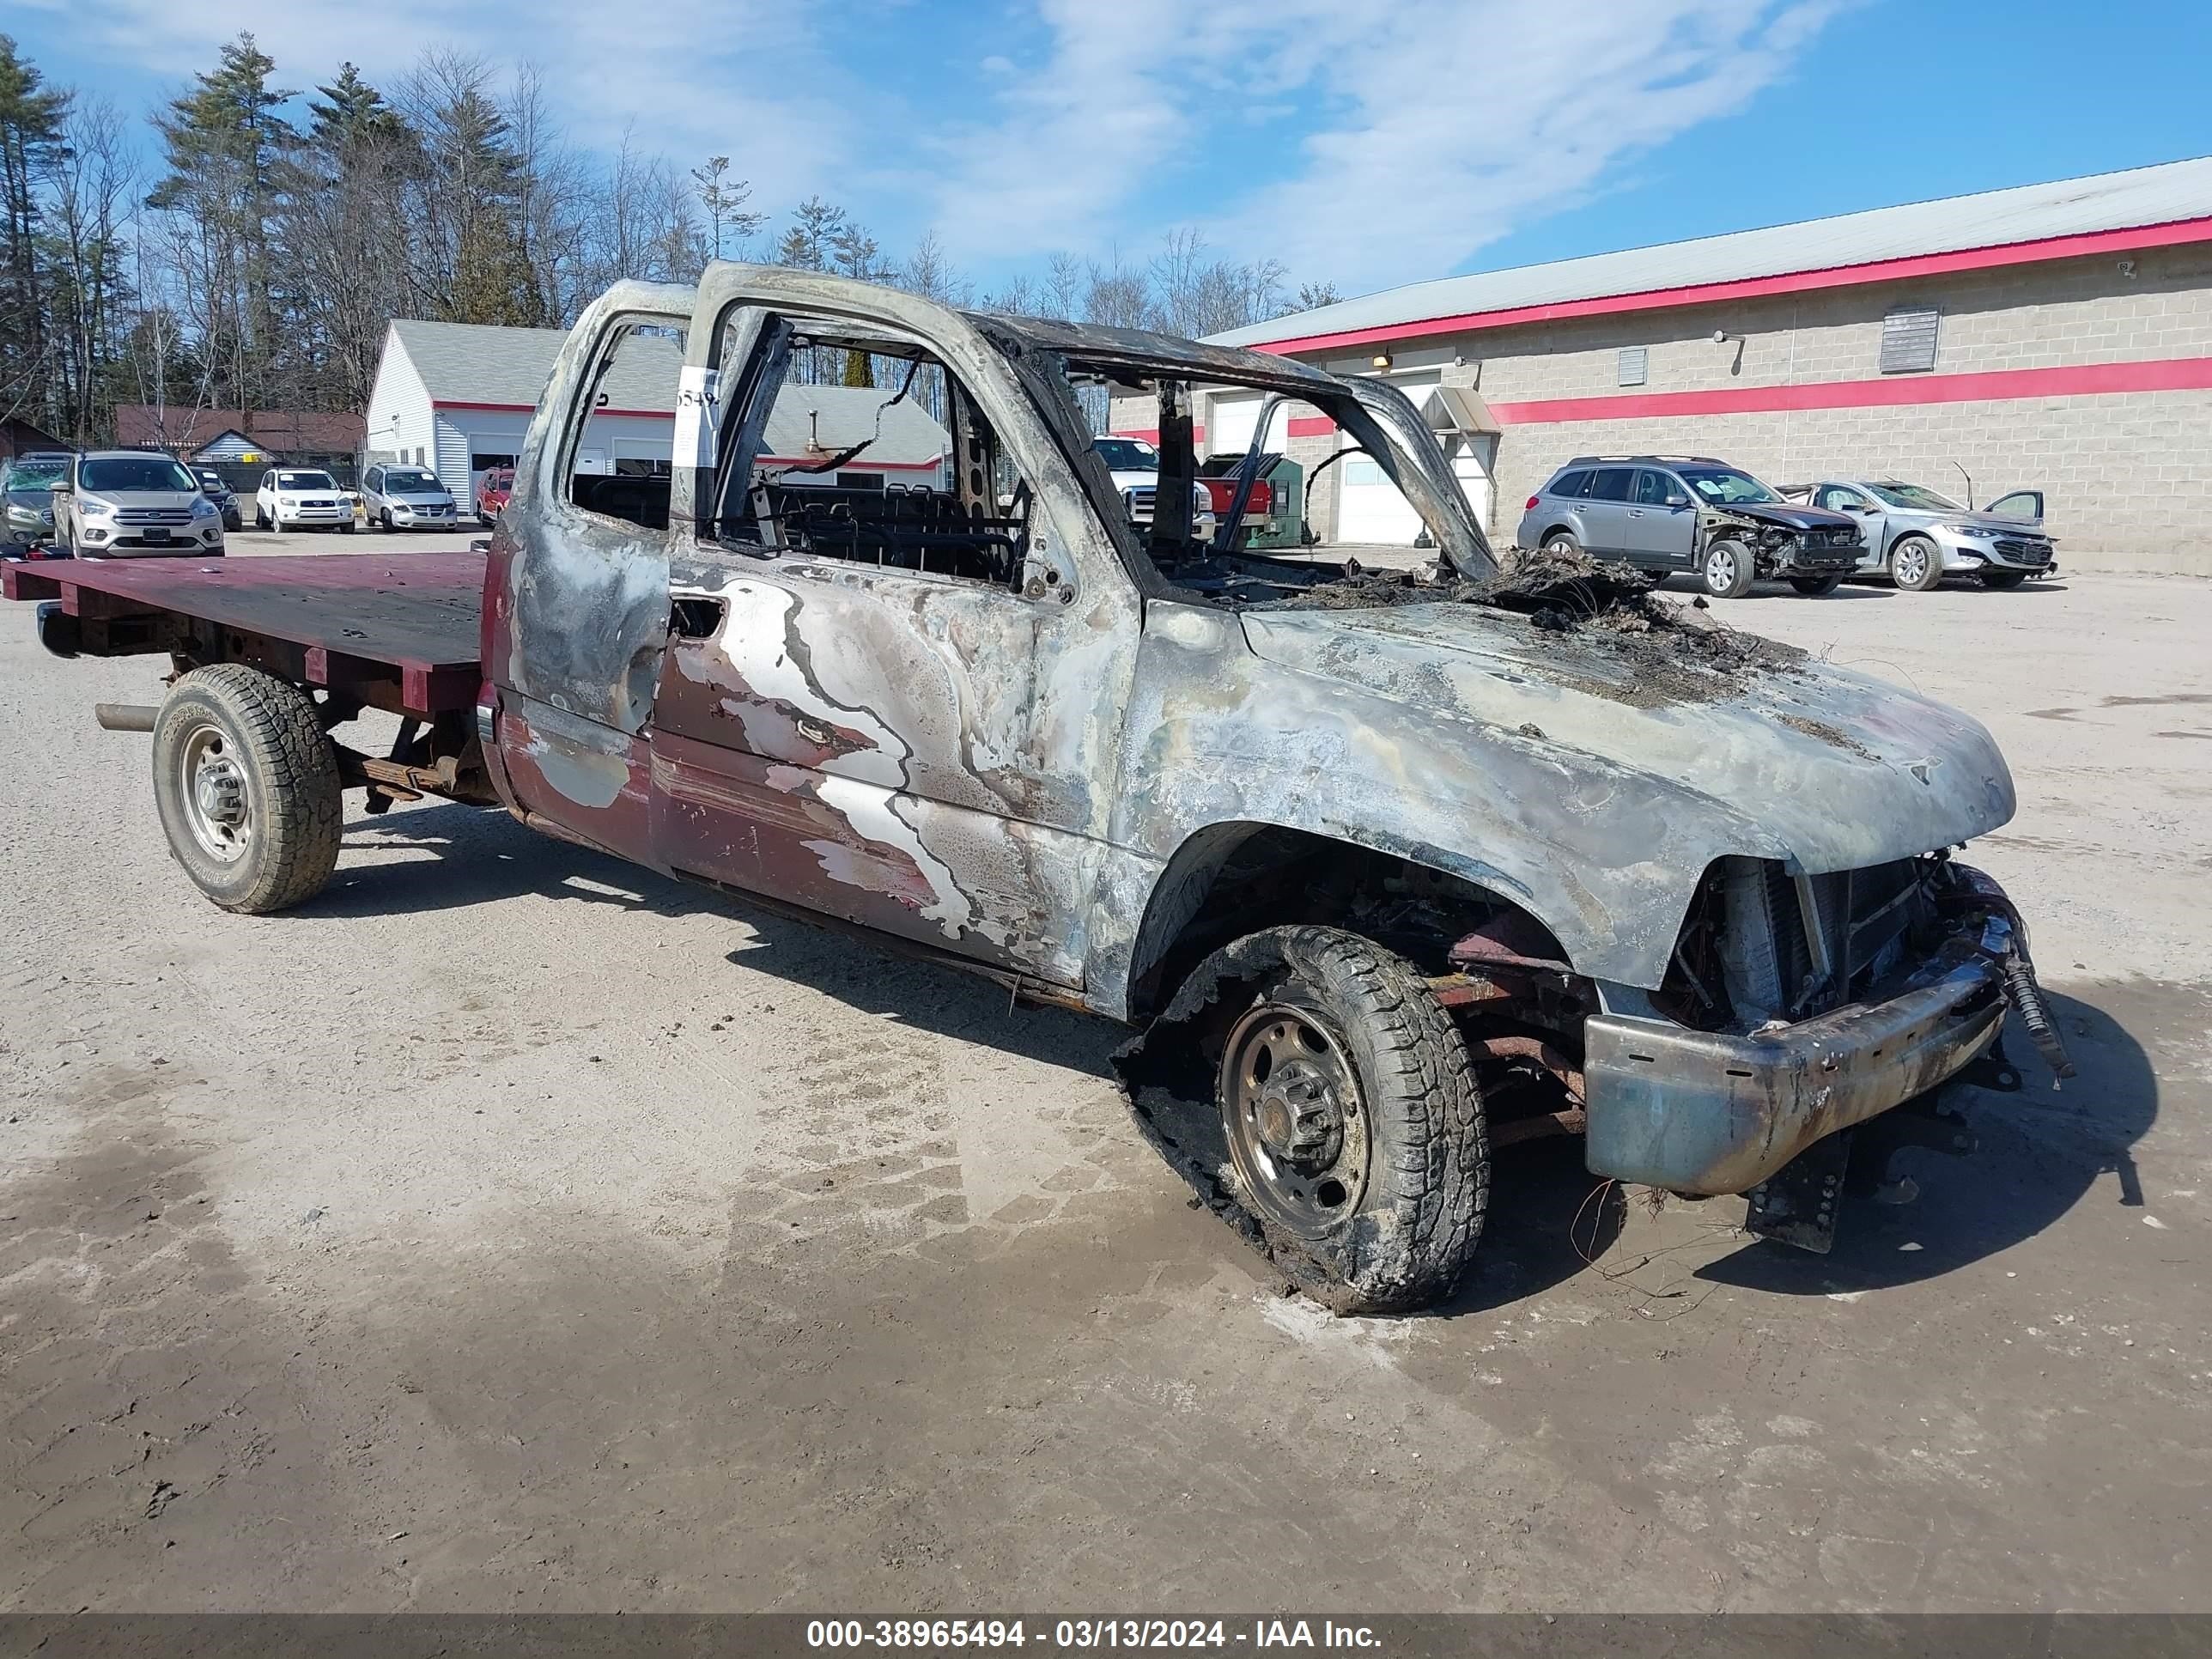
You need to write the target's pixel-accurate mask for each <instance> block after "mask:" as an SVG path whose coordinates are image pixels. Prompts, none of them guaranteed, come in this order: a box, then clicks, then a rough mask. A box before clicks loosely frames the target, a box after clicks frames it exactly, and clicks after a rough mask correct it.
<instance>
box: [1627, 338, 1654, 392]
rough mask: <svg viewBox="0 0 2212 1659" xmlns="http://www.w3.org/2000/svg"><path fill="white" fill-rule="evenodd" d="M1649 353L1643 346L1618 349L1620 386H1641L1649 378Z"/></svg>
mask: <svg viewBox="0 0 2212 1659" xmlns="http://www.w3.org/2000/svg"><path fill="white" fill-rule="evenodd" d="M1649 378H1650V349H1648V348H1647V347H1644V346H1623V347H1621V349H1620V384H1621V385H1623V386H1642V385H1643V384H1644V381H1645V380H1648V379H1649Z"/></svg>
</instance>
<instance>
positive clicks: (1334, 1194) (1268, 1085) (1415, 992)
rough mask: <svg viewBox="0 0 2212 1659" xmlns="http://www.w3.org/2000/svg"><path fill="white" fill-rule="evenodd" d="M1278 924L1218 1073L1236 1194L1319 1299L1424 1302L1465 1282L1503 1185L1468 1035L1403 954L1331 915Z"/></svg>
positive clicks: (1385, 1306) (1342, 1303) (1389, 1305)
mask: <svg viewBox="0 0 2212 1659" xmlns="http://www.w3.org/2000/svg"><path fill="white" fill-rule="evenodd" d="M1274 933H1275V935H1276V938H1275V939H1274V940H1273V941H1270V942H1271V943H1274V944H1277V945H1279V961H1278V963H1276V965H1275V966H1273V968H1271V969H1269V970H1268V971H1267V973H1266V974H1265V975H1263V976H1262V977H1261V979H1260V980H1259V981H1257V983H1256V984H1255V985H1254V987H1253V996H1252V1000H1251V1002H1250V1005H1249V1006H1247V1007H1246V1008H1244V1009H1243V1012H1240V1013H1237V1014H1236V1015H1235V1016H1234V1017H1233V1018H1232V1020H1231V1024H1230V1027H1229V1034H1228V1040H1227V1042H1226V1045H1225V1048H1223V1050H1222V1056H1221V1066H1220V1071H1219V1073H1218V1083H1217V1089H1218V1103H1219V1106H1220V1110H1221V1119H1222V1127H1223V1129H1224V1131H1225V1135H1226V1138H1227V1140H1228V1144H1229V1152H1230V1158H1231V1163H1232V1164H1233V1165H1234V1168H1235V1170H1236V1176H1237V1195H1238V1197H1239V1198H1240V1199H1241V1200H1242V1201H1243V1205H1244V1207H1245V1208H1246V1209H1247V1210H1248V1212H1249V1213H1250V1214H1251V1215H1252V1217H1253V1218H1254V1219H1255V1220H1256V1221H1258V1223H1259V1224H1260V1227H1261V1232H1262V1234H1263V1236H1264V1237H1265V1238H1266V1239H1267V1243H1268V1245H1269V1249H1270V1254H1271V1255H1273V1258H1274V1260H1275V1261H1276V1263H1277V1265H1278V1266H1279V1267H1282V1268H1283V1270H1284V1271H1285V1273H1288V1274H1289V1275H1290V1276H1291V1279H1292V1280H1293V1281H1294V1282H1296V1283H1297V1285H1298V1287H1299V1288H1300V1289H1301V1290H1303V1291H1305V1292H1306V1293H1307V1294H1308V1295H1310V1296H1311V1297H1314V1298H1315V1299H1316V1301H1318V1302H1321V1303H1322V1304H1325V1305H1327V1306H1328V1307H1330V1308H1333V1309H1334V1310H1336V1311H1338V1312H1339V1313H1391V1312H1398V1311H1402V1310H1408V1309H1413V1308H1419V1307H1422V1306H1424V1305H1425V1304H1428V1303H1431V1302H1433V1301H1435V1300H1436V1299H1437V1297H1443V1296H1445V1295H1448V1294H1449V1293H1450V1291H1451V1289H1452V1287H1453V1286H1454V1285H1455V1284H1457V1283H1458V1281H1459V1277H1460V1273H1461V1272H1462V1270H1463V1269H1464V1268H1465V1267H1466V1266H1467V1263H1468V1259H1469V1258H1470V1257H1471V1256H1472V1255H1474V1245H1475V1241H1476V1239H1477V1238H1478V1237H1480V1236H1481V1232H1482V1218H1483V1211H1484V1208H1485V1206H1486V1204H1487V1202H1488V1200H1489V1194H1490V1151H1489V1143H1488V1139H1487V1133H1486V1128H1485V1126H1484V1121H1483V1115H1482V1101H1481V1097H1480V1093H1479V1092H1478V1091H1477V1089H1476V1086H1475V1081H1474V1064H1473V1061H1472V1060H1471V1059H1470V1058H1469V1056H1468V1048H1467V1042H1466V1039H1465V1038H1464V1037H1462V1036H1461V1034H1460V1031H1459V1028H1458V1027H1457V1026H1455V1025H1454V1024H1452V1021H1451V1017H1450V1016H1449V1014H1448V1013H1446V1012H1444V1010H1443V1006H1441V1005H1440V1004H1439V1003H1438V1002H1437V1000H1436V996H1435V994H1434V993H1433V992H1432V991H1431V990H1430V988H1429V987H1428V984H1427V982H1426V981H1425V980H1424V979H1423V977H1422V976H1421V975H1420V974H1419V973H1418V972H1417V971H1416V970H1415V969H1414V968H1413V965H1412V964H1411V963H1408V962H1407V961H1406V960H1405V959H1404V958H1402V957H1398V956H1395V955H1393V954H1392V953H1391V952H1389V951H1385V950H1383V949H1382V948H1380V947H1379V946H1377V945H1371V944H1370V943H1369V942H1368V941H1367V940H1365V939H1361V938H1359V937H1358V936H1357V935H1355V934H1352V933H1342V932H1340V931H1338V930H1337V929H1334V928H1330V927H1285V928H1279V929H1276V930H1274ZM1263 937H1264V936H1263Z"/></svg>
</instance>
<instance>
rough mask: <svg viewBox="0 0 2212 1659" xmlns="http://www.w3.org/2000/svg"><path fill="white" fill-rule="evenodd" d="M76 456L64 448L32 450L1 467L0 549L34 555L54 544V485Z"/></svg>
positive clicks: (67, 470) (66, 471)
mask: <svg viewBox="0 0 2212 1659" xmlns="http://www.w3.org/2000/svg"><path fill="white" fill-rule="evenodd" d="M74 459H76V457H75V456H73V455H72V454H70V452H69V451H67V450H65V449H62V450H33V451H31V452H29V453H26V454H21V455H18V456H16V457H15V459H13V460H11V461H9V463H8V464H7V465H6V466H4V467H0V497H4V499H5V501H6V503H7V522H6V525H5V526H4V529H0V549H4V550H6V551H7V553H8V554H9V555H10V556H14V557H16V558H26V559H35V558H37V557H39V556H40V554H41V553H43V552H46V551H48V550H51V549H52V547H53V546H54V485H55V484H56V483H58V482H60V480H61V479H62V478H63V477H65V476H67V474H68V472H69V467H70V462H71V461H72V460H74Z"/></svg>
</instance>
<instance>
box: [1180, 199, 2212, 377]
mask: <svg viewBox="0 0 2212 1659" xmlns="http://www.w3.org/2000/svg"><path fill="white" fill-rule="evenodd" d="M1413 211H1418V209H1413ZM2207 216H2212V156H2200V157H2198V158H2197V159H2195V160H2193V161H2170V162H2166V163H2165V164H2164V165H2162V166H2159V167H2135V168H2131V169H2130V170H2129V171H2127V172H2124V173H2096V174H2093V175H2092V176H2090V177H2088V178H2086V179H2059V180H2057V181H2056V182H2054V183H2051V184H2045V185H2020V186H2018V187H2016V188H2015V189H2011V190H1991V191H1983V192H1981V193H1980V194H1978V195H1974V196H1951V197H1943V198H1942V199H1941V200H1938V201H1933V202H1913V203H1910V204H1906V205H1905V206H1902V207H1887V208H1876V209H1875V210H1872V211H1871V212H1867V213H1846V214H1842V215H1839V216H1836V217H1834V218H1830V219H1808V220H1806V221H1804V222H1801V223H1798V224H1792V225H1774V226H1770V227H1768V228H1765V229H1762V230H1744V231H1737V232H1735V234H1731V235H1727V236H1704V237H1699V239H1697V240H1694V241H1688V242H1667V243H1662V244H1661V245H1660V246H1656V247H1642V248H1632V249H1629V250H1626V251H1625V252H1619V253H1600V254H1595V255H1593V256H1591V257H1589V258H1583V259H1560V260H1555V261H1553V263H1551V264H1541V265H1518V266H1515V267H1513V268H1512V269H1510V270H1482V271H1477V272H1475V273H1474V274H1473V275H1472V276H1445V277H1441V278H1438V279H1437V280H1436V281H1433V282H1426V283H1410V284H1408V285H1407V286H1406V287H1403V288H1394V289H1384V290H1383V292H1381V293H1379V294H1369V295H1362V296H1361V297H1360V298H1358V299H1356V300H1346V301H1341V302H1340V303H1338V304H1336V305H1333V306H1322V307H1320V308H1319V309H1317V310H1314V311H1302V312H1297V313H1293V314H1292V315H1291V316H1288V317H1277V318H1274V319H1272V320H1270V321H1268V322H1264V323H1257V324H1255V325H1252V326H1251V327H1249V328H1237V329H1231V330H1229V331H1227V332H1225V333H1221V334H1210V335H1208V336H1207V337H1206V338H1207V340H1208V341H1209V342H1210V343H1213V344H1217V345H1259V344H1265V343H1267V342H1269V341H1272V340H1292V339H1302V338H1306V337H1311V336H1314V335H1321V334H1341V333H1348V332H1351V331H1354V330H1358V329H1370V328H1390V327H1394V326H1396V325H1400V324H1405V323H1416V322H1423V321H1426V320H1428V319H1431V318H1437V317H1457V316H1465V315H1468V314H1470V313H1480V312H1490V311H1509V310H1513V309H1516V308H1518V307H1522V306H1540V305H1555V304H1559V303H1560V302H1562V301H1572V300H1594V299H1601V298H1604V297H1607V296H1609V295H1616V294H1648V293H1651V292H1653V291H1655V290H1657V289H1673V288H1690V287H1695V286H1699V285H1701V284H1704V283H1729V282H1742V281H1746V280H1748V279H1751V278H1754V277H1760V276H1781V275H1784V274H1785V273H1789V272H1795V271H1805V270H1833V269H1835V268H1836V267H1838V266H1842V265H1859V264H1871V263H1873V262H1875V261H1876V260H1882V259H1904V258H1913V257H1915V256H1916V255H1920V254H1929V253H1955V252H1962V251H1964V250H1966V249H1968V248H1981V247H1996V246H2003V245H2004V244H2006V243H2009V242H2033V241H2040V240H2044V239H2045V238H2047V237H2052V236H2077V235H2082V234H2087V233H2090V232H2093V231H2103V230H2125V229H2132V228H2136V227H2138V226H2142V225H2159V224H2170V223H2172V222H2174V221H2176V220H2181V219H2198V218H2204V217H2207Z"/></svg>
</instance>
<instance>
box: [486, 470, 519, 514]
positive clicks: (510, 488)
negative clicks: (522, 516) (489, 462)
mask: <svg viewBox="0 0 2212 1659" xmlns="http://www.w3.org/2000/svg"><path fill="white" fill-rule="evenodd" d="M513 493H514V469H513V467H511V466H492V467H486V468H485V469H484V472H483V477H480V478H478V479H477V523H478V524H481V525H484V526H489V525H490V523H491V522H492V520H495V519H496V518H498V517H499V515H500V514H501V513H504V512H505V511H506V510H507V497H508V496H509V495H513Z"/></svg>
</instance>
